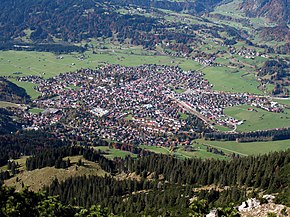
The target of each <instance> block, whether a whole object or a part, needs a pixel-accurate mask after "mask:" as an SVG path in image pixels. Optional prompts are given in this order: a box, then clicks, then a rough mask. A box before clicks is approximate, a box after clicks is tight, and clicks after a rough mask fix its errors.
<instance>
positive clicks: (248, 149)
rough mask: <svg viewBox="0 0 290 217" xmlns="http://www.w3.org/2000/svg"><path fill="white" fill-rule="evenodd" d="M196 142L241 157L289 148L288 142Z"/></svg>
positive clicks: (289, 143) (199, 140) (200, 140)
mask: <svg viewBox="0 0 290 217" xmlns="http://www.w3.org/2000/svg"><path fill="white" fill-rule="evenodd" d="M196 142H197V143H198V144H208V145H211V146H212V147H215V148H217V149H220V150H223V151H225V152H234V153H237V154H240V155H241V156H247V155H259V154H266V153H270V152H274V151H283V150H287V149H289V148H290V140H280V141H269V142H245V143H237V142H235V141H206V140H203V139H198V140H196Z"/></svg>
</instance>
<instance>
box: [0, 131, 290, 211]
mask: <svg viewBox="0 0 290 217" xmlns="http://www.w3.org/2000/svg"><path fill="white" fill-rule="evenodd" d="M40 138H41V139H40ZM2 141H3V142H2ZM44 141H47V142H44ZM1 143H2V144H1V156H2V157H1V158H2V165H3V164H5V162H8V159H9V158H11V157H13V158H14V159H16V158H17V157H19V156H21V155H22V154H30V155H31V157H30V158H28V159H27V161H26V165H27V169H28V170H34V169H36V168H42V167H45V166H55V167H58V168H66V167H67V166H70V162H69V159H68V158H66V159H67V160H63V159H64V158H65V157H68V156H75V155H83V157H84V158H85V159H87V160H90V161H93V162H96V163H98V164H99V165H100V166H101V167H102V168H103V169H104V170H106V171H107V172H109V174H110V175H108V176H105V177H96V176H81V177H71V178H69V179H67V180H65V181H62V182H59V181H58V180H54V181H53V183H52V184H51V185H50V186H47V187H46V188H45V190H46V192H47V193H48V194H50V195H60V197H59V199H60V201H61V202H62V203H64V204H70V205H73V206H83V207H91V205H95V204H100V205H102V206H103V207H108V209H109V212H110V213H114V214H120V213H121V214H122V215H123V216H139V215H142V214H146V215H149V214H150V215H153V216H157V215H159V214H160V215H165V214H166V213H171V214H172V215H174V216H176V215H178V216H187V215H188V213H189V212H190V211H191V209H190V203H189V199H190V198H192V197H197V198H199V200H202V199H206V200H207V201H208V203H209V208H212V207H216V206H220V207H226V206H227V205H228V204H229V203H231V202H233V203H234V204H239V203H240V202H241V201H243V200H245V199H246V198H248V197H252V196H255V195H256V194H257V192H260V191H263V192H264V193H278V196H277V200H276V201H277V202H279V203H284V204H286V205H288V206H289V205H290V198H289V195H290V189H289V183H290V179H289V176H288V175H289V171H290V150H288V151H284V152H275V153H271V154H268V155H261V156H256V157H254V156H250V157H243V158H236V159H233V160H231V161H225V160H202V159H184V160H182V159H176V158H173V157H172V156H167V155H160V154H154V153H150V154H149V155H148V156H144V157H139V158H138V159H134V158H130V157H127V158H125V159H120V158H115V159H114V160H108V159H105V158H104V157H103V156H102V155H103V153H102V152H99V151H95V150H93V149H91V148H90V147H81V146H69V145H68V144H66V141H61V140H59V139H57V138H55V137H54V136H52V135H46V134H41V133H40V132H38V133H33V132H25V133H22V134H21V133H20V134H18V135H17V136H13V135H6V136H4V137H3V138H2V139H1ZM98 145H99V144H98ZM14 166H15V165H14ZM16 166H17V165H16ZM76 166H78V167H85V166H86V165H85V164H83V163H82V162H78V163H77V165H76ZM10 167H13V165H10ZM16 173H17V171H16ZM120 174H127V175H128V174H131V175H132V174H134V176H133V177H135V178H133V179H128V178H126V176H125V177H124V176H123V178H122V179H121V177H122V176H119V175H120ZM4 175H5V174H2V178H4V177H3V176H4ZM117 177H119V178H117ZM6 178H9V177H6ZM20 181H21V180H20ZM203 186H215V187H213V189H211V188H209V189H208V190H206V188H205V189H204V190H200V191H197V192H194V191H193V190H192V189H193V188H199V187H203ZM226 186H230V188H227V187H226ZM249 189H252V190H250V191H249ZM249 192H250V193H251V194H249Z"/></svg>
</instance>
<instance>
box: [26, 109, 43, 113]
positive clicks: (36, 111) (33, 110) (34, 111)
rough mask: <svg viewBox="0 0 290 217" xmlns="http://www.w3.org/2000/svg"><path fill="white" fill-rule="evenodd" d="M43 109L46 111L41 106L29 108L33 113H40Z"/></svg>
mask: <svg viewBox="0 0 290 217" xmlns="http://www.w3.org/2000/svg"><path fill="white" fill-rule="evenodd" d="M43 111H44V109H40V108H32V109H29V112H30V113H32V114H38V113H41V112H43Z"/></svg>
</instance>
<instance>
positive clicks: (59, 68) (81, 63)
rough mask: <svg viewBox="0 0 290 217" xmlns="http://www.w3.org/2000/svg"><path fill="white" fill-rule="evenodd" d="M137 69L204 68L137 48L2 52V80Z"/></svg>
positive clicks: (185, 60) (0, 64)
mask: <svg viewBox="0 0 290 217" xmlns="http://www.w3.org/2000/svg"><path fill="white" fill-rule="evenodd" d="M104 63H109V64H120V65H124V66H137V65H142V64H165V65H179V66H180V67H182V68H183V69H184V70H195V69H199V68H201V65H200V64H199V63H197V62H195V61H193V60H187V59H184V58H175V57H169V56H158V55H154V54H153V52H146V51H143V50H141V49H137V48H128V49H125V48H122V49H117V50H114V49H111V50H109V49H108V50H103V51H98V52H97V53H95V54H93V53H92V52H91V51H87V52H85V53H84V54H65V55H55V54H52V53H48V52H34V51H0V76H27V75H39V76H43V77H44V78H49V77H53V76H55V75H58V74H60V73H65V72H69V71H75V70H77V69H81V68H92V69H95V68H96V67H97V66H99V65H100V64H104Z"/></svg>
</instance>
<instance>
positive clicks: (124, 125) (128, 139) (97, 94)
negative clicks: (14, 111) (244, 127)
mask: <svg viewBox="0 0 290 217" xmlns="http://www.w3.org/2000/svg"><path fill="white" fill-rule="evenodd" d="M22 80H25V81H30V82H35V83H38V86H37V90H38V91H39V92H40V93H42V96H41V97H40V98H39V99H37V100H35V101H34V103H35V104H36V105H37V107H38V108H43V109H46V110H45V112H43V113H41V114H30V113H27V114H26V118H27V119H28V120H29V121H30V122H31V123H32V124H31V127H33V128H34V129H39V128H45V127H46V126H47V125H52V124H55V123H59V124H61V125H62V132H65V133H66V135H73V136H80V137H82V136H85V137H88V138H89V139H93V138H94V137H96V136H98V137H102V138H104V139H108V140H112V141H118V142H123V143H130V144H140V143H141V144H147V145H161V146H171V145H173V144H176V143H177V142H178V141H177V140H176V135H177V134H180V133H181V132H182V133H184V134H188V133H189V132H193V129H194V127H195V126H191V124H190V123H188V122H187V121H186V120H184V119H183V118H181V117H180V116H181V115H180V114H183V113H187V114H188V113H189V112H188V110H187V109H185V108H183V107H182V106H180V102H182V103H186V104H187V105H188V106H190V107H191V108H192V109H193V110H195V111H196V112H198V113H199V114H201V115H202V116H203V117H205V118H206V119H208V120H211V121H213V122H215V123H216V124H219V125H228V126H232V125H234V124H241V122H240V121H239V120H235V119H233V118H230V117H227V116H226V115H225V114H224V109H225V108H226V107H230V106H236V105H241V104H249V105H251V104H252V105H253V104H256V107H260V108H263V109H266V110H267V109H269V111H274V110H273V109H272V108H279V106H278V105H277V104H273V103H272V104H271V103H270V102H269V101H268V100H267V99H266V98H264V97H260V96H255V95H251V94H245V93H241V94H234V93H224V92H217V91H213V90H212V85H211V84H210V83H209V82H208V81H207V80H205V79H204V78H203V74H202V73H201V72H197V71H194V72H193V71H183V70H181V69H180V68H179V67H176V66H160V65H142V66H138V67H123V66H119V65H106V66H102V67H100V68H99V69H98V70H91V69H81V70H79V71H77V72H70V73H66V74H61V75H59V76H57V77H54V78H51V79H48V80H45V79H41V78H39V77H35V76H30V77H25V78H22ZM176 90H184V91H176ZM175 99H176V100H175ZM188 115H192V114H188Z"/></svg>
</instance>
